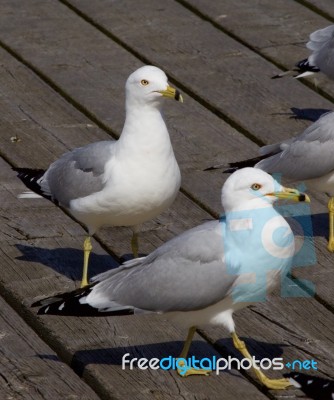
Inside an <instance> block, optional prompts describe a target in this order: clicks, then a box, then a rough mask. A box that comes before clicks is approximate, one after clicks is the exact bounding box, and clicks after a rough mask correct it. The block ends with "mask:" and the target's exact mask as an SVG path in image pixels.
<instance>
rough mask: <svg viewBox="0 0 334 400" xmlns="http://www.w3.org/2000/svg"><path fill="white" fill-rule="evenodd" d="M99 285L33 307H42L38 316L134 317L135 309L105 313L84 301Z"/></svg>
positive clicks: (59, 296) (34, 304)
mask: <svg viewBox="0 0 334 400" xmlns="http://www.w3.org/2000/svg"><path fill="white" fill-rule="evenodd" d="M95 285H97V283H92V284H90V285H88V286H85V287H83V288H80V289H76V290H73V291H72V292H67V293H60V294H57V295H55V296H51V297H47V298H45V299H41V300H37V301H35V302H34V303H33V304H32V305H31V307H40V308H39V310H38V311H37V315H45V314H48V315H62V316H72V317H73V316H75V317H107V316H116V315H132V314H134V309H133V307H130V306H124V308H117V309H115V310H110V311H105V310H104V309H99V308H95V307H93V306H91V305H89V304H87V303H85V302H83V301H82V300H84V299H83V298H84V297H86V296H88V295H89V294H90V293H91V291H92V290H93V288H94V286H95Z"/></svg>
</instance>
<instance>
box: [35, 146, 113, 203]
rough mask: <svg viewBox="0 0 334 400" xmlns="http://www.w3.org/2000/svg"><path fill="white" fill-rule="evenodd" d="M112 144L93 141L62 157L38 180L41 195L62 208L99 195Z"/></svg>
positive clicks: (111, 151)
mask: <svg viewBox="0 0 334 400" xmlns="http://www.w3.org/2000/svg"><path fill="white" fill-rule="evenodd" d="M114 145H115V142H112V141H102V142H96V143H92V144H89V145H88V146H85V147H79V148H77V149H74V150H73V151H71V152H69V153H66V154H64V155H63V156H62V157H60V158H59V159H58V160H57V161H55V162H54V163H52V164H51V165H50V167H49V168H48V170H47V171H46V172H45V174H44V175H43V177H42V178H41V179H40V181H39V184H40V186H41V188H42V190H43V192H44V193H45V194H47V195H50V196H51V197H52V198H53V200H56V201H58V202H59V203H60V204H62V205H64V206H68V205H69V202H70V201H71V200H73V199H77V198H80V197H85V196H88V195H90V194H92V193H95V192H99V191H100V190H102V189H103V185H104V184H103V173H104V168H105V164H106V163H107V161H108V160H109V159H110V158H111V157H112V154H113V149H114Z"/></svg>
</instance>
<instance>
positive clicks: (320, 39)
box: [306, 25, 334, 51]
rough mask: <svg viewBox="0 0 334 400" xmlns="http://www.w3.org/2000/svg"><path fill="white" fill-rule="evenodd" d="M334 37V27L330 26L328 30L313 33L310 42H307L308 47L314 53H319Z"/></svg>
mask: <svg viewBox="0 0 334 400" xmlns="http://www.w3.org/2000/svg"><path fill="white" fill-rule="evenodd" d="M333 35H334V25H329V26H327V27H326V28H323V29H318V30H317V31H315V32H313V33H311V35H310V40H309V41H308V42H307V44H306V47H307V48H308V49H310V50H312V51H319V50H320V49H321V48H322V47H323V46H324V45H325V44H327V43H328V42H329V41H330V40H331V39H333Z"/></svg>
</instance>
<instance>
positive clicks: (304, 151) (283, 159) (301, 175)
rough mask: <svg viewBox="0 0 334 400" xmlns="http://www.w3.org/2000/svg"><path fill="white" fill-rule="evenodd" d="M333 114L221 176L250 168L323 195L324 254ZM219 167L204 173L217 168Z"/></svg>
mask: <svg viewBox="0 0 334 400" xmlns="http://www.w3.org/2000/svg"><path fill="white" fill-rule="evenodd" d="M333 154H334V112H332V111H331V112H329V113H326V114H324V115H322V116H321V117H320V118H319V119H318V120H317V121H316V122H314V123H313V124H312V125H310V126H309V127H308V128H306V129H305V131H304V132H303V133H301V134H300V135H298V136H296V137H294V138H290V139H288V140H286V141H284V142H281V143H275V144H271V145H268V146H263V147H261V148H260V156H259V157H255V158H251V159H249V160H244V161H238V162H234V163H230V164H229V166H230V168H229V169H228V170H226V171H225V172H233V171H235V170H236V169H239V168H244V167H247V166H248V167H249V166H254V167H255V168H259V169H262V170H263V171H266V172H268V173H269V174H273V173H279V174H282V176H283V177H284V178H286V179H288V180H289V181H303V182H305V184H306V185H307V187H308V188H309V189H310V190H315V191H318V192H321V193H325V194H327V195H328V196H329V197H330V199H329V202H328V213H329V240H328V247H327V248H328V250H329V251H330V252H334V158H333ZM219 167H220V166H215V167H210V168H208V169H214V168H219Z"/></svg>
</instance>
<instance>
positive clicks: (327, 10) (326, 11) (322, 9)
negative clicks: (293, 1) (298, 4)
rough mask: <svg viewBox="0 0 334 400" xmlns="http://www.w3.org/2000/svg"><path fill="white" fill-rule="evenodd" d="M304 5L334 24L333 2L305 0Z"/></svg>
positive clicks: (329, 0)
mask: <svg viewBox="0 0 334 400" xmlns="http://www.w3.org/2000/svg"><path fill="white" fill-rule="evenodd" d="M302 4H304V5H305V7H309V8H311V10H314V11H316V12H318V13H319V14H321V15H324V16H325V17H326V18H328V19H329V20H330V21H331V22H334V21H333V20H334V12H333V3H332V2H331V0H303V2H302Z"/></svg>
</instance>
